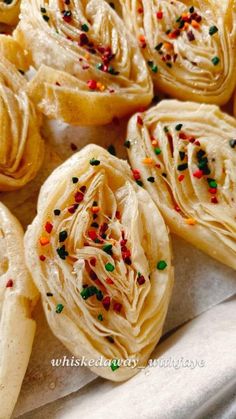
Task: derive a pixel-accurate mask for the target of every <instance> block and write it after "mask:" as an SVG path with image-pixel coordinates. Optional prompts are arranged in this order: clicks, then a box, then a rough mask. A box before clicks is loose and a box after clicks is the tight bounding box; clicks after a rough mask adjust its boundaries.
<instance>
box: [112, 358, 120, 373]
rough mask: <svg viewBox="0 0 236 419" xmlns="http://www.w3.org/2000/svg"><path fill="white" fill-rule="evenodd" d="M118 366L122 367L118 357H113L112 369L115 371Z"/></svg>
mask: <svg viewBox="0 0 236 419" xmlns="http://www.w3.org/2000/svg"><path fill="white" fill-rule="evenodd" d="M118 368H120V366H119V365H118V360H117V359H113V360H112V361H111V369H112V371H115V370H117V369H118Z"/></svg>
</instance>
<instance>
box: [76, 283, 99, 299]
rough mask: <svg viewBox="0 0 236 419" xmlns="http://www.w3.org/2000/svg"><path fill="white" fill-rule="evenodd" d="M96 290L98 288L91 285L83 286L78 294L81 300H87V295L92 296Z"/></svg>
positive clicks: (96, 292)
mask: <svg viewBox="0 0 236 419" xmlns="http://www.w3.org/2000/svg"><path fill="white" fill-rule="evenodd" d="M98 292H99V290H98V289H97V288H96V287H94V286H91V287H86V288H84V289H83V290H82V291H81V293H80V295H81V297H82V298H83V300H87V299H88V298H89V297H92V296H93V295H96V294H98Z"/></svg>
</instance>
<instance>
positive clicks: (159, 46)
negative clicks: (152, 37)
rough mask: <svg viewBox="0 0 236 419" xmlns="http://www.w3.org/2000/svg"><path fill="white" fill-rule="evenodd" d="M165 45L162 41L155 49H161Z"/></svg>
mask: <svg viewBox="0 0 236 419" xmlns="http://www.w3.org/2000/svg"><path fill="white" fill-rule="evenodd" d="M162 47H163V42H160V43H159V44H157V45H156V46H155V50H157V51H160V49H161V48H162Z"/></svg>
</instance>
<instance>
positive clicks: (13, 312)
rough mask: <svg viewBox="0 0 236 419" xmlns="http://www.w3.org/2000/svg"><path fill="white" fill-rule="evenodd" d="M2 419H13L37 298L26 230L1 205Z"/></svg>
mask: <svg viewBox="0 0 236 419" xmlns="http://www.w3.org/2000/svg"><path fill="white" fill-rule="evenodd" d="M0 244H1V246H0V418H1V419H7V418H10V416H11V413H12V411H13V409H14V406H15V403H16V401H17V397H18V394H19V392H20V388H21V384H22V381H23V378H24V375H25V372H26V368H27V365H28V361H29V357H30V353H31V349H32V343H33V339H34V334H35V322H34V321H33V320H32V318H31V310H32V307H33V304H35V302H36V300H37V298H38V291H37V289H36V287H35V286H34V284H33V282H32V279H31V277H30V275H29V272H28V270H27V268H26V265H25V260H24V248H23V230H22V228H21V226H20V224H19V222H18V221H17V220H16V218H15V217H13V215H12V214H11V213H10V212H9V211H8V209H7V208H6V207H5V206H4V205H3V204H2V203H0Z"/></svg>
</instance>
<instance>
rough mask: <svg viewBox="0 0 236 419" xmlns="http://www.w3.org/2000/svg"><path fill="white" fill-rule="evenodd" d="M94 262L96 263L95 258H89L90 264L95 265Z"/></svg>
mask: <svg viewBox="0 0 236 419" xmlns="http://www.w3.org/2000/svg"><path fill="white" fill-rule="evenodd" d="M96 263H97V259H96V258H92V259H90V265H92V266H96Z"/></svg>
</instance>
